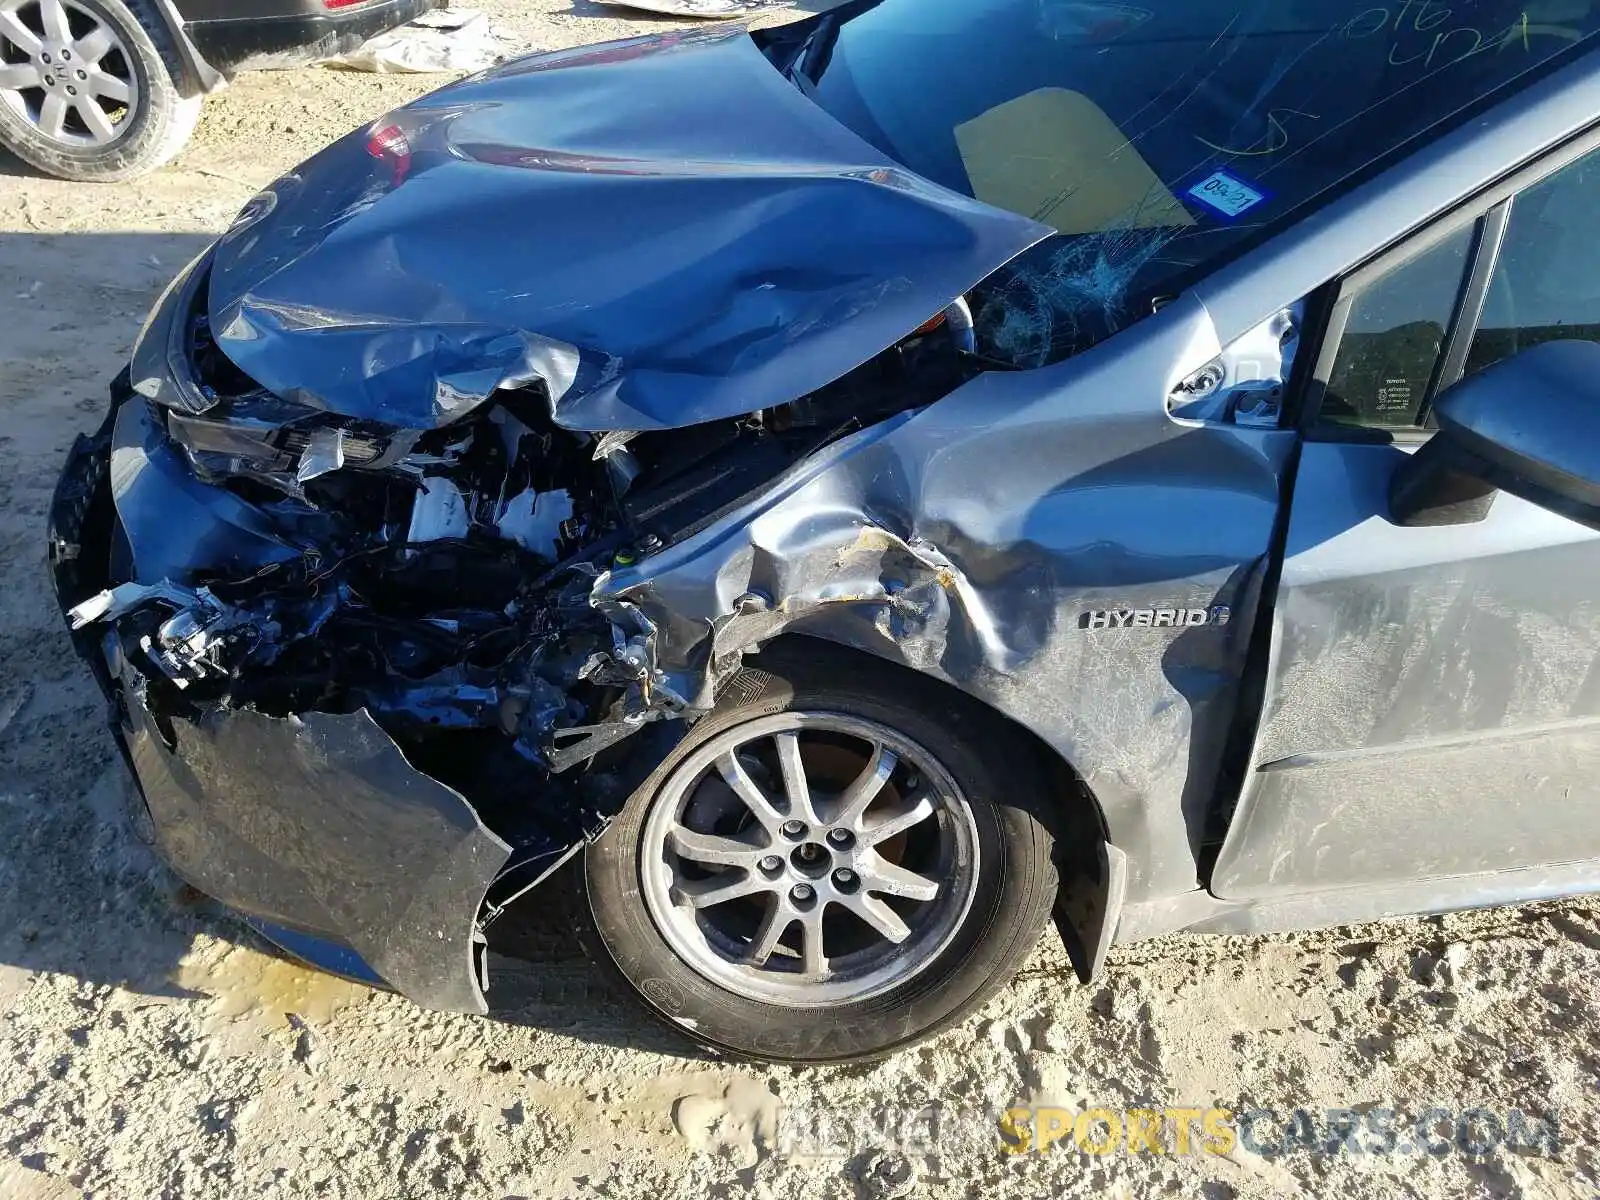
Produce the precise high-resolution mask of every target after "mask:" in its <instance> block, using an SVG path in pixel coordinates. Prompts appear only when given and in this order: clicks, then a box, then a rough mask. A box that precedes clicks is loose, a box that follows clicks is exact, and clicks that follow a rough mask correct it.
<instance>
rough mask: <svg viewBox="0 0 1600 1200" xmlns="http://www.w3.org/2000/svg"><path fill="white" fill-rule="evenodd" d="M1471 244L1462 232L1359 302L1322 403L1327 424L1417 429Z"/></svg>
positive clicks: (1373, 286)
mask: <svg viewBox="0 0 1600 1200" xmlns="http://www.w3.org/2000/svg"><path fill="white" fill-rule="evenodd" d="M1471 244H1472V228H1471V227H1470V226H1468V227H1466V228H1463V229H1459V230H1457V231H1456V232H1455V233H1453V234H1451V235H1450V236H1449V237H1447V238H1446V239H1445V240H1444V241H1442V242H1439V243H1438V244H1436V245H1434V246H1431V247H1430V248H1428V249H1427V250H1425V251H1423V252H1422V253H1421V254H1419V255H1417V256H1416V257H1414V258H1411V259H1408V260H1407V261H1405V262H1403V263H1401V264H1400V265H1399V266H1397V267H1395V268H1394V269H1393V270H1391V271H1389V272H1388V273H1386V274H1384V275H1382V276H1380V277H1379V278H1378V279H1376V280H1374V281H1373V282H1372V283H1370V284H1368V285H1367V286H1366V287H1365V288H1364V289H1363V290H1362V291H1361V292H1359V293H1358V294H1357V295H1356V296H1355V297H1354V299H1353V300H1352V301H1351V307H1350V313H1349V317H1348V318H1347V320H1346V322H1345V329H1344V337H1343V338H1342V339H1341V341H1340V343H1339V351H1338V354H1337V356H1336V357H1335V359H1334V363H1333V369H1332V371H1331V372H1330V373H1329V376H1328V386H1327V391H1326V393H1325V394H1324V396H1323V400H1322V408H1321V418H1320V419H1321V420H1322V421H1323V422H1328V423H1333V424H1339V425H1355V426H1362V427H1366V428H1377V429H1406V428H1412V427H1416V426H1417V425H1418V423H1419V420H1420V418H1421V414H1422V413H1423V411H1424V405H1425V403H1426V400H1427V396H1428V385H1429V383H1430V382H1431V380H1432V379H1433V375H1434V372H1435V370H1436V369H1437V368H1438V365H1439V360H1440V358H1441V357H1442V356H1443V354H1444V347H1445V334H1446V333H1447V332H1448V330H1449V328H1450V318H1451V316H1452V314H1453V313H1454V311H1455V307H1456V300H1457V297H1458V295H1459V294H1460V291H1461V285H1462V281H1463V279H1464V277H1465V275H1466V271H1467V255H1468V251H1469V249H1470V247H1471Z"/></svg>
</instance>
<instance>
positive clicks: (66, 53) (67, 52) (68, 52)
mask: <svg viewBox="0 0 1600 1200" xmlns="http://www.w3.org/2000/svg"><path fill="white" fill-rule="evenodd" d="M71 57H72V51H71V50H63V51H62V52H61V61H62V62H66V61H67V59H69V58H71Z"/></svg>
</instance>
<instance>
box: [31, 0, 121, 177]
mask: <svg viewBox="0 0 1600 1200" xmlns="http://www.w3.org/2000/svg"><path fill="white" fill-rule="evenodd" d="M133 61H134V56H133V52H132V51H131V50H130V49H129V48H128V47H127V46H126V45H125V44H124V43H123V40H122V38H121V37H120V36H119V34H118V33H117V31H116V30H115V29H114V28H112V27H111V26H110V25H108V24H106V23H105V22H104V21H102V20H101V19H100V18H99V17H97V16H96V15H95V14H94V13H93V12H91V11H90V10H89V9H87V8H81V7H79V6H78V5H76V4H73V3H72V2H71V0H0V104H4V105H5V106H7V107H8V108H10V109H11V110H12V111H13V112H14V113H16V114H18V115H19V116H21V117H22V119H23V120H24V121H26V122H27V123H28V124H29V125H30V126H32V127H33V129H34V130H35V131H36V132H38V133H39V134H41V135H43V136H44V137H46V138H48V139H49V140H50V141H52V142H55V143H58V144H60V145H65V146H74V147H99V146H103V145H107V144H109V143H110V142H113V141H115V140H116V139H117V138H118V137H120V136H122V134H123V133H124V132H125V130H126V128H127V121H128V118H129V116H131V115H132V114H133V113H134V112H135V111H137V107H138V100H139V86H138V80H137V77H136V76H135V74H134V71H133Z"/></svg>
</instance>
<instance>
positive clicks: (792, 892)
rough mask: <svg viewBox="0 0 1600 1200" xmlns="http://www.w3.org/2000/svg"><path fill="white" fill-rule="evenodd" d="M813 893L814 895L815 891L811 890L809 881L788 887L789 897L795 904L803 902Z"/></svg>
mask: <svg viewBox="0 0 1600 1200" xmlns="http://www.w3.org/2000/svg"><path fill="white" fill-rule="evenodd" d="M814 895H816V893H815V892H813V891H812V890H811V885H810V884H809V883H797V884H795V885H794V886H793V887H792V888H790V889H789V899H791V900H793V901H794V902H795V903H796V904H805V903H806V902H808V901H809V900H810V899H811V897H812V896H814Z"/></svg>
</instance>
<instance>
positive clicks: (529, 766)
mask: <svg viewBox="0 0 1600 1200" xmlns="http://www.w3.org/2000/svg"><path fill="white" fill-rule="evenodd" d="M195 291H196V293H197V296H203V295H204V292H205V288H204V287H203V286H201V287H199V288H196V289H195ZM183 344H184V347H185V349H186V358H187V362H186V364H185V366H186V369H187V370H188V371H189V372H190V376H191V379H192V382H193V383H194V384H195V385H196V386H197V388H198V390H199V392H200V394H201V395H202V396H203V397H204V400H205V402H206V407H205V408H204V409H203V410H202V411H199V412H192V411H187V410H184V409H181V408H178V407H168V406H165V405H161V404H157V403H155V402H152V401H147V400H144V399H143V398H142V397H140V396H137V395H134V396H130V397H129V398H128V401H127V403H129V404H141V405H148V406H149V410H150V418H151V419H152V420H153V421H154V422H155V424H156V426H157V427H158V428H159V429H160V430H161V436H162V437H164V438H165V439H166V440H167V442H168V443H169V444H170V445H171V446H172V447H175V448H176V449H177V450H178V451H180V452H181V454H182V457H183V460H184V461H185V463H186V465H187V467H188V468H189V470H191V471H192V472H193V473H194V475H195V476H196V477H197V478H198V479H199V480H201V481H203V482H204V483H206V484H209V485H214V486H216V487H219V488H222V489H225V490H226V491H227V492H229V493H230V494H231V495H232V496H233V497H236V498H237V499H238V500H240V501H242V502H243V503H244V504H246V505H248V506H249V507H250V508H251V509H252V510H254V511H255V512H256V513H258V514H260V516H261V517H262V518H264V521H265V523H266V524H267V525H268V526H270V528H271V529H272V531H273V533H274V534H275V536H277V537H278V538H279V539H280V540H281V541H282V542H284V543H287V544H288V545H289V546H290V547H292V548H293V551H294V553H292V554H287V555H284V556H282V557H281V561H273V562H268V563H266V564H265V565H262V566H257V567H254V568H253V569H250V570H248V571H246V572H235V573H228V572H225V571H218V570H215V569H211V570H197V571H195V572H194V573H193V575H192V577H189V578H183V579H173V578H165V579H161V580H158V581H152V580H148V579H142V580H141V579H137V578H136V573H135V572H134V570H133V569H132V564H131V562H130V561H129V560H128V556H127V545H126V541H125V539H123V540H122V541H120V542H119V541H117V540H114V541H113V552H112V560H113V561H112V564H111V575H110V579H109V582H110V583H111V585H112V586H110V587H109V588H107V589H105V590H103V591H101V592H99V593H98V594H96V595H94V596H92V597H90V598H88V599H86V600H84V601H82V602H81V603H79V604H77V605H76V606H75V607H74V608H73V609H72V610H71V612H70V614H69V616H70V620H71V622H72V624H73V626H74V628H84V627H87V626H90V625H92V624H95V623H104V625H105V626H109V627H111V628H112V629H114V631H115V637H116V640H117V641H118V643H119V644H120V655H121V658H122V660H123V661H124V662H126V663H127V664H128V665H129V666H131V667H132V668H133V669H134V671H135V672H136V674H137V677H138V679H139V681H140V686H142V687H143V689H144V692H143V697H142V699H143V702H144V704H145V705H146V706H147V707H148V708H149V710H150V711H151V712H152V713H154V714H157V715H158V716H159V717H167V718H170V717H185V718H195V717H197V716H199V715H200V714H202V713H204V712H206V711H210V710H217V709H223V710H234V711H244V710H248V711H251V712H254V713H259V714H265V715H267V716H272V717H289V716H292V715H298V714H306V713H313V712H320V713H331V714H354V713H358V712H361V711H362V710H365V711H366V712H367V713H369V714H371V716H372V718H373V719H374V720H376V721H377V723H378V724H379V725H380V726H381V727H382V728H383V729H384V731H385V732H386V733H388V734H389V735H390V736H391V737H392V738H393V739H395V741H396V742H397V744H398V745H399V746H400V747H401V748H402V749H403V751H404V753H405V754H406V756H407V758H408V759H409V760H410V761H411V762H412V763H413V765H414V766H416V767H417V768H418V769H419V770H422V771H424V772H426V773H427V774H428V775H430V776H432V777H433V778H435V779H437V780H439V781H441V782H443V783H445V784H447V785H448V786H449V787H451V788H454V789H455V790H457V791H459V792H460V793H461V794H462V795H463V796H465V797H466V798H467V799H469V800H470V801H471V802H472V804H473V805H474V807H475V808H476V809H477V811H478V812H479V813H480V814H481V815H482V817H483V819H484V821H485V823H486V824H487V825H489V827H490V828H492V829H493V830H494V831H495V832H496V833H498V834H500V835H501V836H503V837H505V838H506V839H507V840H508V841H509V842H510V843H511V844H512V845H513V846H516V845H518V844H520V843H523V842H527V843H529V844H532V843H535V842H538V841H539V840H540V839H541V838H545V837H547V836H548V834H549V832H550V828H551V825H552V824H556V825H560V826H563V827H565V828H566V832H565V833H564V834H563V836H562V837H561V838H560V839H559V840H562V841H566V840H569V839H570V838H572V837H581V836H585V835H589V834H592V833H593V832H594V828H593V826H594V823H595V822H596V820H599V821H602V822H603V818H604V814H605V810H606V809H607V808H608V807H610V806H611V805H612V803H620V801H621V799H623V798H625V796H626V791H623V792H622V794H621V795H610V794H608V796H607V797H595V796H590V797H588V803H586V804H583V805H572V804H571V803H570V802H569V800H566V799H564V800H563V801H562V802H561V803H557V804H554V805H550V804H548V803H547V804H545V805H544V806H543V807H545V809H546V811H544V812H542V813H536V814H530V813H529V812H528V811H526V810H527V809H528V807H529V803H530V802H529V800H528V797H529V796H530V795H535V794H541V793H540V789H539V788H537V787H533V788H530V786H529V785H530V781H535V780H537V781H543V780H548V779H549V778H550V777H552V776H556V775H560V774H561V773H562V772H567V771H569V770H570V769H571V768H574V767H576V766H578V765H579V764H585V763H587V764H591V765H592V764H593V763H594V761H595V760H596V757H597V755H602V754H603V752H605V751H606V750H607V749H608V748H609V747H613V746H615V745H617V744H618V743H620V742H621V741H623V740H624V739H625V738H628V737H629V736H630V735H632V734H634V733H636V732H638V731H639V730H640V729H642V728H643V727H644V726H646V725H647V724H649V723H651V722H654V721H657V720H659V719H661V718H665V717H676V716H681V715H684V713H685V711H686V709H688V708H689V702H688V700H686V698H685V697H683V696H681V695H679V694H677V693H676V692H675V691H673V689H672V688H671V687H670V686H669V685H668V683H667V682H666V680H665V677H664V676H663V675H662V674H661V673H660V672H657V671H655V670H654V669H653V662H652V658H651V654H650V636H651V634H652V632H653V631H652V630H651V629H650V628H648V623H647V622H646V621H645V620H644V618H642V617H639V618H638V620H637V622H635V623H634V624H633V625H631V626H630V625H629V624H628V622H627V614H626V613H624V614H621V615H620V619H619V614H618V613H617V612H616V611H610V612H607V613H603V612H602V611H601V610H600V609H598V608H596V607H595V606H594V605H593V604H592V603H591V592H592V590H593V589H594V586H595V584H596V581H597V580H598V579H600V578H601V577H602V576H603V575H604V574H605V573H606V572H608V571H610V570H611V569H612V568H613V567H617V566H631V565H633V564H635V563H637V562H638V561H640V560H641V559H642V558H644V557H647V556H648V555H650V554H651V553H653V552H656V551H658V550H660V549H661V548H663V547H665V546H668V545H670V544H672V543H673V542H674V541H676V540H679V539H682V538H683V537H686V536H688V535H690V534H692V533H694V532H695V531H697V530H699V529H702V528H704V527H705V526H706V525H707V524H708V523H710V522H712V521H714V520H716V519H717V517H718V516H719V515H721V514H723V513H725V512H726V511H727V510H728V509H729V508H730V507H731V506H733V505H734V504H735V503H736V502H737V501H739V500H740V499H741V498H742V497H744V496H747V495H748V494H750V493H751V492H753V491H755V490H757V489H759V488H762V487H765V486H767V485H769V484H770V483H771V482H772V481H773V480H774V479H775V478H776V477H778V476H780V475H781V474H782V473H783V472H784V471H785V470H786V469H788V468H789V467H790V466H791V465H792V464H794V463H796V462H798V461H799V460H801V459H802V458H804V457H805V456H806V455H808V454H810V453H811V452H812V451H814V450H816V449H817V448H819V447H821V446H823V445H825V444H827V443H829V442H831V441H833V440H835V439H837V438H839V437H842V436H844V435H846V434H848V433H850V432H852V431H855V430H857V429H861V428H864V427H865V426H867V425H870V424H873V423H875V422H877V421H879V420H882V419H883V418H885V417H887V416H890V415H892V414H894V413H896V412H900V411H904V410H907V409H910V408H915V407H919V406H921V405H923V404H926V403H929V402H931V401H932V400H935V399H937V398H938V397H940V396H942V395H944V394H945V393H947V392H948V391H950V390H952V389H953V388H955V387H956V386H958V385H959V384H960V383H962V382H964V381H965V380H966V379H968V378H970V377H971V376H972V375H973V374H975V373H976V371H977V369H978V364H977V361H976V360H975V359H974V358H973V357H972V355H971V349H972V347H971V319H970V314H969V313H968V311H967V309H966V306H965V303H964V302H962V301H958V302H957V303H956V304H954V305H952V306H951V307H949V308H948V309H946V310H945V312H944V313H942V314H939V315H938V316H936V317H935V318H934V319H933V320H931V321H930V322H928V324H927V325H925V326H924V327H923V328H922V329H921V330H919V331H917V332H916V333H914V334H912V335H911V336H910V337H908V338H906V339H904V340H903V341H901V342H900V343H899V344H897V345H895V346H893V347H891V348H890V349H888V350H886V351H884V352H882V353H881V354H879V355H877V356H875V357H874V358H872V359H871V360H869V361H868V362H866V363H864V364H862V365H861V366H860V367H858V368H856V369H855V370H853V371H851V372H849V373H848V374H847V375H845V376H844V377H843V378H841V379H840V380H838V381H837V382H836V383H834V384H832V385H830V386H828V387H826V388H824V389H822V390H820V391H817V392H814V393H812V394H809V395H806V396H803V397H801V398H799V399H797V400H795V401H792V402H790V403H787V404H784V405H782V406H779V407H776V408H770V409H765V410H760V411H756V412H753V413H750V414H748V415H745V416H741V417H737V418H731V419H725V420H717V421H712V422H709V423H705V424H701V425H694V426H689V427H685V428H682V429H675V430H665V431H649V432H645V433H632V432H616V431H612V432H607V433H603V434H588V433H579V432H573V431H569V430H566V429H562V428H560V427H558V426H556V425H555V424H554V423H553V422H552V421H551V419H550V404H549V400H548V397H547V395H546V393H545V390H544V386H543V384H542V383H540V382H537V381H536V382H535V383H533V384H531V385H528V386H524V387H521V388H517V389H514V390H511V389H504V390H501V391H498V392H496V393H495V395H494V396H493V397H492V399H491V401H490V402H489V403H487V404H483V405H479V406H477V407H475V408H474V409H473V410H472V411H471V413H470V414H469V415H468V416H466V417H465V418H463V419H461V420H459V421H457V422H454V423H451V424H446V425H443V426H441V427H439V428H435V429H427V430H400V429H391V428H385V427H382V426H380V425H377V424H375V423H372V422H370V421H368V422H363V421H356V420H351V419H348V418H345V417H340V416H335V415H333V414H330V413H328V412H323V411H317V410H313V409H308V408H301V407H298V406H295V405H292V404H290V403H288V402H286V401H284V400H282V399H281V398H279V397H277V396H275V395H273V394H271V393H269V392H267V391H266V390H265V389H262V388H260V387H259V386H258V385H256V384H255V383H254V382H253V381H252V380H251V379H249V378H248V377H247V376H245V375H244V374H243V373H242V372H240V371H239V369H238V368H237V367H235V366H234V365H233V364H232V363H231V361H229V359H228V358H227V357H226V356H225V355H224V354H223V352H222V351H221V350H220V349H218V347H217V346H216V344H215V342H214V341H213V340H212V337H211V331H210V327H209V322H208V318H207V314H206V311H205V307H204V305H203V304H202V303H200V302H199V301H198V299H197V300H196V302H195V303H193V305H192V306H191V310H190V312H189V313H188V316H187V328H186V331H185V334H184V343H183ZM689 715H690V716H691V717H692V716H693V713H692V712H691V713H690V714H689ZM602 761H603V760H602ZM646 769H648V766H647V767H646ZM530 773H531V774H530ZM584 773H585V772H573V774H572V776H570V777H569V778H574V777H576V776H581V775H583V774H584ZM612 790H613V792H614V791H615V787H613V789H612ZM534 807H535V808H538V807H540V806H539V805H537V804H535V805H534ZM580 811H581V812H582V813H583V814H585V815H584V816H583V817H581V818H577V821H578V824H577V827H576V828H572V825H573V821H574V819H575V818H574V814H576V813H579V812H580ZM530 816H531V819H532V820H533V823H534V825H533V827H534V828H535V829H537V831H538V835H539V836H538V837H535V836H534V835H533V834H532V833H528V834H526V836H525V835H524V833H523V830H524V826H525V824H526V823H527V822H528V821H529V820H530Z"/></svg>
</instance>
